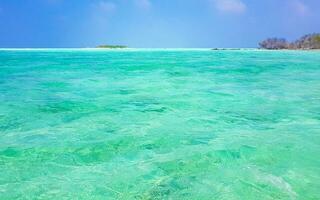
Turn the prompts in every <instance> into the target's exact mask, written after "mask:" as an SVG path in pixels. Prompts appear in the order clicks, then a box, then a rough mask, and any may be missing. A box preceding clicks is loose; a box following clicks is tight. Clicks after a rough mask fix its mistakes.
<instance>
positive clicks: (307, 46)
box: [259, 33, 320, 50]
mask: <svg viewBox="0 0 320 200" xmlns="http://www.w3.org/2000/svg"><path fill="white" fill-rule="evenodd" d="M259 46H260V48H261V49H271V50H281V49H289V50H314V49H320V33H313V34H308V35H305V36H303V37H301V38H300V39H298V40H296V41H294V42H288V41H287V40H286V39H283V38H269V39H266V40H264V41H262V42H260V43H259Z"/></svg>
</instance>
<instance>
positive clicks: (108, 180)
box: [0, 49, 320, 200]
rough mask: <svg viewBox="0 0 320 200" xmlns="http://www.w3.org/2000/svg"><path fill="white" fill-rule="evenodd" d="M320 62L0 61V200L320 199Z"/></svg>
mask: <svg viewBox="0 0 320 200" xmlns="http://www.w3.org/2000/svg"><path fill="white" fill-rule="evenodd" d="M319 188H320V52H316V51H315V52H312V51H258V50H239V51H232V50H226V51H211V50H134V49H129V50H94V49H91V50H59V49H56V50H45V49H42V50H0V199H195V200H198V199H208V200H209V199H210V200H211V199H226V200H233V199H237V200H238V199H239V200H240V199H241V200H242V199H245V200H249V199H252V200H257V199H320V190H319Z"/></svg>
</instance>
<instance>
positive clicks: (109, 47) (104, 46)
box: [96, 45, 128, 49]
mask: <svg viewBox="0 0 320 200" xmlns="http://www.w3.org/2000/svg"><path fill="white" fill-rule="evenodd" d="M96 48H104V49H125V48H128V47H127V46H124V45H99V46H97V47H96Z"/></svg>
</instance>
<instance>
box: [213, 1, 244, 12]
mask: <svg viewBox="0 0 320 200" xmlns="http://www.w3.org/2000/svg"><path fill="white" fill-rule="evenodd" d="M211 2H213V5H214V7H215V8H216V9H217V10H219V11H220V12H224V13H235V14H242V13H244V12H246V10H247V6H246V4H245V3H243V2H242V1H241V0H211Z"/></svg>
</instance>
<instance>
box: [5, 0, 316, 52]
mask: <svg viewBox="0 0 320 200" xmlns="http://www.w3.org/2000/svg"><path fill="white" fill-rule="evenodd" d="M319 10H320V0H0V47H94V46H96V45H98V44H124V45H128V46H130V47H168V48H169V47H204V48H206V47H256V46H257V44H258V42H259V41H260V40H262V39H265V38H267V37H275V36H276V37H284V38H287V39H288V40H293V39H296V38H298V37H300V36H302V35H303V34H306V33H313V32H320V11H319Z"/></svg>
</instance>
